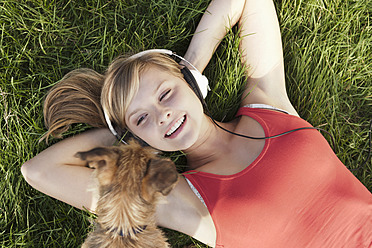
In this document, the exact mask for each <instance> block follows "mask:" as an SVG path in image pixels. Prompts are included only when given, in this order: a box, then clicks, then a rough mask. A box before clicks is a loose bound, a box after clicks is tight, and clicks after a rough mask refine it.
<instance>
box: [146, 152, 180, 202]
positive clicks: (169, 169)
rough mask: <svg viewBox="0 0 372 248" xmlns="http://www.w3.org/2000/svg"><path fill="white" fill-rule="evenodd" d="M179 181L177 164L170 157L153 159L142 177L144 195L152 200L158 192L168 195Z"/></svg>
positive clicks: (147, 199) (149, 200) (148, 199)
mask: <svg viewBox="0 0 372 248" xmlns="http://www.w3.org/2000/svg"><path fill="white" fill-rule="evenodd" d="M177 181H178V173H177V170H176V166H175V165H174V163H173V162H172V161H171V160H170V159H151V160H150V161H149V163H148V167H147V172H146V174H145V177H144V178H143V179H142V197H143V199H145V200H146V201H148V202H152V201H153V200H154V196H155V194H156V193H157V192H160V193H161V194H163V195H168V194H169V193H170V192H171V190H172V189H173V187H174V186H175V185H176V183H177Z"/></svg>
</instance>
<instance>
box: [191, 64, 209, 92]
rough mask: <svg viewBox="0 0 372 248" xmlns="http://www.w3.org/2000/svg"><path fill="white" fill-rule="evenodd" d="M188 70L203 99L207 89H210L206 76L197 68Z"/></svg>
mask: <svg viewBox="0 0 372 248" xmlns="http://www.w3.org/2000/svg"><path fill="white" fill-rule="evenodd" d="M190 72H191V74H192V75H193V77H194V79H195V81H196V83H197V85H198V87H199V90H200V92H201V94H202V96H203V98H204V99H205V98H206V97H207V94H208V91H209V90H210V88H209V82H208V78H207V77H206V76H204V75H202V74H201V73H200V72H199V71H197V70H190Z"/></svg>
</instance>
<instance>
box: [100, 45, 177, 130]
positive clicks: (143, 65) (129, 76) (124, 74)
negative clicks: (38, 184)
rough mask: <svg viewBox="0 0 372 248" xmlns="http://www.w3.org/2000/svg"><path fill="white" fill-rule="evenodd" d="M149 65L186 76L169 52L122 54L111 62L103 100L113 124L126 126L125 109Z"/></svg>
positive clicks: (103, 89) (120, 126) (175, 74)
mask: <svg viewBox="0 0 372 248" xmlns="http://www.w3.org/2000/svg"><path fill="white" fill-rule="evenodd" d="M150 66H155V67H158V68H159V69H161V70H163V71H167V72H169V73H170V74H171V75H173V76H176V77H179V78H183V75H182V73H181V71H180V65H179V64H178V63H177V62H175V61H174V60H173V59H172V58H170V57H169V56H168V55H166V54H162V53H158V52H149V53H144V54H143V55H141V56H136V55H134V56H131V57H129V58H126V57H119V58H117V59H116V60H114V61H113V62H112V64H111V65H110V67H109V68H108V70H107V72H106V75H105V82H104V86H103V88H102V94H101V104H102V108H103V109H104V111H105V113H106V114H107V115H108V117H109V118H110V120H111V122H112V123H113V125H115V126H118V127H119V128H121V129H125V128H127V126H126V123H125V113H126V111H127V109H128V106H129V104H130V102H131V101H132V99H133V97H134V95H135V94H136V93H137V91H138V88H139V78H140V75H141V73H143V72H144V71H145V70H146V69H148V68H149V67H150Z"/></svg>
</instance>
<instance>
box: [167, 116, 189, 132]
mask: <svg viewBox="0 0 372 248" xmlns="http://www.w3.org/2000/svg"><path fill="white" fill-rule="evenodd" d="M184 120H185V116H183V117H182V118H181V119H179V120H178V121H177V122H176V123H175V124H174V125H173V127H172V128H171V129H170V130H169V131H168V133H167V136H170V135H172V133H174V131H176V130H177V129H178V128H179V127H180V126H181V124H182V123H183V122H184Z"/></svg>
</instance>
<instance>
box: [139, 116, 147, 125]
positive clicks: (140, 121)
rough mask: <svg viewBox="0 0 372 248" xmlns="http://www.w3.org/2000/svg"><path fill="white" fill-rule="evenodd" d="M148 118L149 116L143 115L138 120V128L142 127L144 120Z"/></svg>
mask: <svg viewBox="0 0 372 248" xmlns="http://www.w3.org/2000/svg"><path fill="white" fill-rule="evenodd" d="M146 117H147V114H143V115H141V116H140V117H139V118H138V120H137V126H138V125H140V124H141V123H142V122H143V121H144V120H145V118H146Z"/></svg>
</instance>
